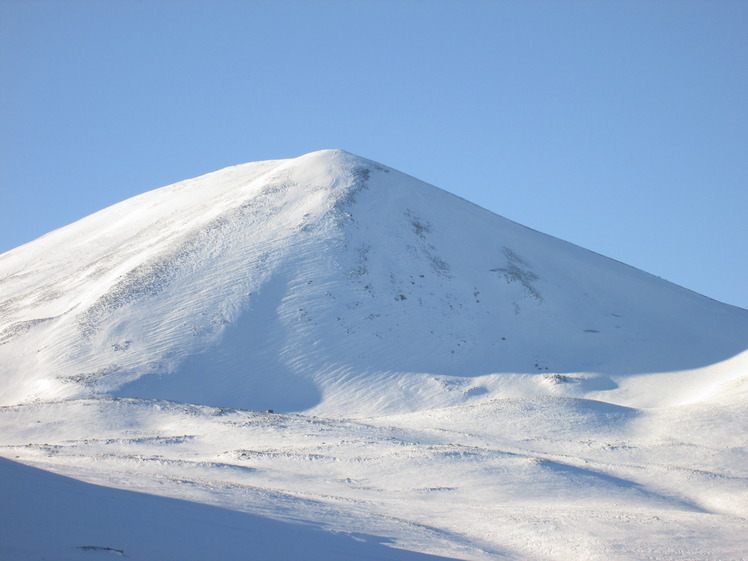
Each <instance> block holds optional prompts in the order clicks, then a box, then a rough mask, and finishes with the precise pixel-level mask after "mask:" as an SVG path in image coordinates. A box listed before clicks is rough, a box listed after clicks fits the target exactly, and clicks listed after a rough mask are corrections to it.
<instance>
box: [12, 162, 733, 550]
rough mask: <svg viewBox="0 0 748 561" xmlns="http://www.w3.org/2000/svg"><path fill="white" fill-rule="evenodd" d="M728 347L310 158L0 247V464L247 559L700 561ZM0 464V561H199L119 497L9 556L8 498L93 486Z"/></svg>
mask: <svg viewBox="0 0 748 561" xmlns="http://www.w3.org/2000/svg"><path fill="white" fill-rule="evenodd" d="M746 349H748V312H747V311H745V310H742V309H738V308H735V307H731V306H728V305H725V304H721V303H719V302H715V301H713V300H710V299H708V298H705V297H703V296H700V295H698V294H695V293H693V292H690V291H688V290H685V289H683V288H680V287H678V286H675V285H673V284H670V283H668V282H666V281H663V280H662V279H658V278H656V277H653V276H651V275H649V274H647V273H644V272H642V271H639V270H636V269H634V268H631V267H629V266H627V265H624V264H622V263H619V262H616V261H613V260H610V259H607V258H605V257H603V256H600V255H598V254H595V253H592V252H589V251H587V250H584V249H582V248H579V247H577V246H574V245H572V244H569V243H566V242H563V241H561V240H558V239H556V238H553V237H550V236H547V235H544V234H542V233H539V232H537V231H534V230H530V229H528V228H525V227H523V226H521V225H518V224H516V223H514V222H511V221H509V220H507V219H505V218H502V217H500V216H497V215H495V214H493V213H491V212H488V211H486V210H484V209H482V208H479V207H477V206H475V205H473V204H471V203H469V202H467V201H464V200H462V199H460V198H458V197H455V196H453V195H451V194H449V193H447V192H444V191H442V190H440V189H438V188H436V187H433V186H430V185H427V184H425V183H423V182H421V181H418V180H417V179H414V178H412V177H409V176H407V175H404V174H402V173H400V172H398V171H396V170H393V169H391V168H387V167H385V166H383V165H380V164H377V163H375V162H372V161H369V160H365V159H363V158H359V157H357V156H353V155H351V154H348V153H346V152H342V151H339V150H325V151H320V152H315V153H312V154H308V155H306V156H302V157H300V158H295V159H291V160H277V161H268V162H257V163H251V164H245V165H240V166H235V167H231V168H227V169H224V170H221V171H218V172H215V173H211V174H208V175H205V176H202V177H199V178H196V179H192V180H188V181H183V182H181V183H177V184H175V185H171V186H168V187H164V188H162V189H157V190H155V191H151V192H148V193H145V194H143V195H140V196H138V197H134V198H132V199H129V200H127V201H124V202H122V203H120V204H117V205H114V206H112V207H110V208H107V209H105V210H102V211H100V212H98V213H96V214H93V215H91V216H89V217H87V218H84V219H83V220H80V221H78V222H76V223H74V224H71V225H69V226H67V227H64V228H61V229H59V230H56V231H54V232H51V233H50V234H48V235H46V236H44V237H42V238H40V239H38V240H35V241H34V242H31V243H29V244H26V245H24V246H21V247H19V248H17V249H15V250H13V251H10V252H8V253H5V254H3V255H1V256H0V384H2V385H1V387H2V390H1V391H0V405H2V406H3V407H0V446H1V447H0V455H4V456H6V457H8V458H12V459H15V458H17V459H19V460H21V461H23V462H24V463H26V464H30V465H35V466H37V467H43V468H45V469H50V470H53V471H57V472H59V473H60V474H63V475H68V476H73V477H75V478H77V479H81V480H83V481H87V482H89V483H98V484H103V485H106V486H110V487H119V488H121V489H126V490H129V491H143V492H147V493H151V494H156V495H163V496H167V497H173V498H178V499H185V500H189V501H192V502H196V503H201V504H204V505H213V506H218V507H220V509H217V510H216V512H218V511H219V510H221V509H227V510H228V512H230V513H234V514H232V515H231V516H233V518H231V521H230V523H229V525H232V526H231V527H234V526H235V527H236V531H235V534H231V532H229V534H231V535H235V536H236V539H237V540H240V537H239V536H241V535H245V534H246V533H247V532H249V533H252V532H253V531H255V532H259V533H260V534H267V536H266V538H265V539H266V541H262V539H263V538H261V537H255V538H253V539H255V542H253V543H254V545H253V547H255V548H259V549H258V551H260V550H261V551H263V552H265V553H264V555H265V557H264V558H270V557H268V555H270V553H269V552H272V551H273V548H272V547H271V545H272V543H274V542H273V540H276V538H277V537H278V536H280V535H286V534H288V535H297V534H298V535H299V536H301V537H299V538H295V539H298V540H302V541H303V540H305V539H306V540H309V541H310V543H316V544H318V546H317V549H315V550H314V552H310V551H307V553H306V557H297V558H307V559H350V558H355V557H356V556H357V555H358V556H360V557H366V556H370V557H371V558H382V559H416V558H419V559H420V558H427V557H428V556H427V555H424V556H423V557H420V556H418V555H417V554H416V552H424V553H430V554H440V555H447V556H450V557H455V558H460V559H489V558H490V559H495V558H502V557H504V558H511V559H572V558H574V559H598V558H609V559H642V558H645V556H649V557H648V558H652V559H676V558H683V555H685V556H686V557H689V556H691V557H699V558H713V559H724V558H729V556H730V555H735V554H736V552H737V551H739V550H740V548H741V538H740V534H741V533H740V528H741V526H744V524H745V517H746V516H747V515H748V504H747V503H748V491H747V490H746V489H747V487H746V483H745V482H746V477H748V473H746V470H745V467H744V466H745V465H748V461H746V460H748V457H747V456H748V454H746V439H745V435H746V430H745V428H746V427H745V424H744V419H745V413H746V406H745V403H746V400H745V398H746V380H747V379H748V377H747V376H746V372H748V353H746V352H745V351H746ZM265 410H274V411H275V412H276V414H271V413H262V412H261V411H265ZM278 413H283V414H278ZM0 469H1V470H2V473H3V474H5V475H3V476H2V477H6V478H9V479H8V481H15V480H17V479H19V478H20V479H22V480H24V481H27V482H29V483H28V485H27V486H23V485H20V486H15V485H14V484H10V485H8V486H6V487H4V488H3V489H4V490H3V493H5V496H6V499H7V500H6V502H5V506H3V507H2V510H0V514H2V515H3V516H4V518H3V520H4V523H5V526H6V527H7V528H11V527H12V528H16V527H19V528H16V529H15V530H13V531H12V532H11V531H10V530H9V531H8V533H7V535H5V536H3V535H2V534H0V557H2V556H3V555H5V558H11V557H13V558H14V559H26V558H28V559H31V558H35V557H34V555H37V556H38V555H41V554H42V553H43V554H44V555H51V556H55V555H56V556H57V558H71V559H79V558H81V559H82V558H86V559H88V558H93V557H92V556H96V555H111V554H118V552H123V554H125V552H127V553H126V554H127V555H129V556H134V557H136V558H143V559H147V558H149V556H150V558H153V555H156V553H155V552H156V551H158V552H159V553H158V554H157V555H158V557H159V558H161V559H165V558H170V557H169V555H167V554H164V553H163V548H164V547H166V548H167V549H168V550H169V551H171V552H172V554H173V558H174V559H177V558H179V559H187V558H194V559H199V558H201V557H200V556H199V555H198V554H197V553H196V552H197V551H198V550H199V551H202V550H200V549H199V548H193V547H190V546H187V545H185V544H187V543H188V542H185V541H184V537H182V538H178V539H177V538H175V541H174V544H172V546H165V545H164V542H163V541H162V542H159V544H158V545H157V544H156V541H153V540H152V541H148V540H149V539H150V538H148V539H146V538H143V539H141V541H137V540H135V541H134V542H133V539H135V538H128V537H127V536H128V535H130V534H132V532H131V530H132V529H133V528H134V527H135V526H133V527H132V528H129V529H128V526H127V523H126V522H123V520H126V519H130V518H131V519H138V520H142V514H141V513H142V512H143V511H144V510H143V509H145V510H148V511H153V509H156V510H158V509H162V510H163V512H164V513H165V514H164V516H169V517H171V516H173V513H174V511H175V509H176V508H177V507H176V506H175V505H176V504H177V503H175V502H168V501H167V499H163V500H162V502H158V501H156V502H153V501H155V499H153V498H147V499H143V501H144V502H142V504H143V505H150V506H142V507H141V506H133V505H134V504H136V503H137V504H141V503H139V502H138V501H140V499H137V500H136V499H133V498H132V497H130V496H128V495H126V494H124V491H123V494H121V495H117V499H116V501H115V504H114V505H113V508H120V507H121V505H122V504H127V505H130V506H128V507H127V508H129V509H130V510H127V509H125V511H124V512H125V513H127V512H130V513H131V516H130V517H129V518H128V516H125V515H120V516H118V517H114V518H113V520H114V522H112V524H113V525H114V526H116V527H117V528H119V530H116V528H115V529H114V530H112V529H103V526H96V525H95V524H94V527H92V532H93V531H95V532H98V533H96V534H95V536H96V539H97V540H99V541H101V542H106V543H99V542H97V543H80V544H78V543H77V541H75V540H78V541H81V540H84V537H78V534H77V533H75V532H73V531H72V530H70V531H67V530H65V531H63V530H60V531H58V532H56V533H54V532H52V533H49V532H47V534H48V535H54V536H57V537H56V538H55V540H57V541H54V540H53V541H52V542H49V543H45V544H42V545H43V547H42V546H38V547H36V549H35V548H34V546H32V545H27V544H26V545H24V543H21V542H20V541H19V540H21V541H23V540H27V541H28V540H30V537H29V536H28V535H27V534H25V533H24V532H25V531H31V530H29V528H30V527H31V526H33V524H34V523H35V522H34V521H35V520H36V518H35V517H37V515H38V513H37V511H35V510H34V509H33V508H32V507H29V506H28V505H29V504H30V502H33V501H31V499H29V496H31V495H33V494H34V493H33V492H31V491H29V489H30V488H31V487H29V486H30V485H33V486H37V485H41V486H42V487H44V486H45V485H46V486H48V487H50V488H51V489H52V491H51V493H52V496H55V497H58V496H59V497H61V498H60V499H59V501H63V503H64V504H67V503H65V501H71V499H70V498H69V497H70V496H72V495H71V493H72V491H67V489H79V490H80V492H81V493H83V494H84V495H85V496H86V497H88V496H91V497H93V498H92V499H91V502H95V501H98V499H97V498H96V497H98V496H99V495H97V493H98V491H96V490H95V489H94V488H90V487H85V488H84V487H76V485H83V484H82V483H76V482H62V479H61V478H54V477H52V476H48V475H44V474H34V473H32V472H30V471H28V469H30V468H23V469H21V468H20V467H18V466H12V465H10V464H8V465H6V464H5V463H0ZM24 470H26V471H24ZM497 477H498V479H497ZM39 482H42V483H41V484H40V483H39ZM24 493H26V494H24ZM66 493H67V494H66ZM66 497H67V498H66ZM551 497H552V498H553V501H552V502H553V504H552V505H549V498H551ZM87 500H88V499H87ZM133 501H134V502H133ZM148 501H151V502H148ZM164 501H167V502H164ZM47 502H49V501H47ZM84 502H85V501H84ZM73 503H74V501H72V502H71V503H70V507H69V508H68V507H65V509H63V510H67V511H69V512H70V511H74V510H75V507H74V506H73ZM40 504H41V503H40ZM45 504H46V503H45ZM81 504H83V503H81ZM11 505H15V506H11ZM447 505H448V508H447ZM189 508H193V507H189ZM194 508H196V507H194ZM206 508H207V507H206ZM39 509H42V510H44V511H45V512H48V511H49V506H48V505H47V506H43V507H41V506H40V507H39ZM81 509H83V507H81ZM139 509H140V510H139ZM84 510H85V509H84ZM19 512H22V513H24V516H26V515H27V516H26V517H25V518H24V516H20V517H19V516H18V513H19ZM212 512H213V511H211V510H210V509H207V510H200V511H199V515H198V514H196V515H195V516H196V517H202V518H200V519H201V520H202V522H201V524H211V523H215V524H217V525H219V526H221V527H225V526H226V523H227V522H226V520H224V518H221V517H220V516H218V515H213V514H211V513H212ZM222 512H223V511H222ZM249 514H251V515H252V516H254V517H261V520H260V519H255V518H252V517H247V516H248V515H249ZM76 516H78V517H79V518H80V520H89V518H90V515H88V514H86V513H85V512H79V513H78V514H76V515H75V516H73V517H72V518H71V519H70V520H76ZM221 516H225V514H221ZM219 518H220V521H218V519H219ZM3 520H0V522H3ZM45 520H48V522H46V523H47V524H48V525H49V524H54V522H50V521H49V517H47V518H45ZM206 520H207V522H206ZM257 520H260V521H259V522H258V521H257ZM289 520H290V521H298V520H304V521H306V523H307V524H312V525H314V526H315V528H316V529H315V531H314V532H312V531H302V530H299V529H298V528H296V527H294V528H293V529H290V530H289V529H288V527H287V526H284V524H286V523H288V521H289ZM654 520H657V522H654ZM24 521H26V522H24ZM211 521H213V522H211ZM621 521H624V522H623V526H621ZM281 522H283V524H281ZM102 524H103V523H102ZM123 524H124V526H123ZM138 524H140V525H141V526H142V524H141V523H138ZM496 525H499V526H500V527H501V528H502V531H501V532H499V531H497V530H496ZM0 527H2V524H0ZM137 527H138V528H140V526H137ZM268 527H272V528H273V530H271V531H268V530H264V529H263V528H268ZM24 528H26V530H24ZM553 528H555V529H556V530H552V529H553ZM253 529H254V530H253ZM318 530H319V532H322V533H315V532H317V531H318ZM118 531H119V533H118ZM200 531H201V530H199V529H196V532H200ZM329 531H333V532H337V534H330V532H329ZM650 531H653V532H655V533H656V535H655V536H651V537H649V532H650ZM76 532H77V531H76ZM341 532H343V533H346V534H347V535H348V536H353V537H354V538H356V537H357V536H358V538H357V539H354V540H353V541H350V540H348V541H346V539H343V540H342V541H341V539H339V538H337V537H331V536H337V535H338V534H339V533H341ZM361 532H364V533H365V534H366V536H367V537H365V538H361V536H363V534H360V533H361ZM135 533H136V534H137V533H139V532H135ZM224 534H225V533H221V534H220V535H221V536H223V537H221V541H220V544H219V543H218V542H217V541H216V543H215V544H214V546H215V547H216V548H217V549H216V551H219V552H222V554H224V555H227V556H233V555H234V552H235V551H236V549H232V548H236V547H237V544H239V543H243V542H241V541H231V538H230V537H228V538H227V537H225V535H224ZM359 534H360V535H359ZM682 534H684V535H685V537H683V536H682ZM181 535H182V534H180V536H181ZM195 535H202V534H199V533H198V534H195ZM60 536H62V537H60ZM72 536H75V537H72ZM107 536H108V537H107ZM320 536H323V537H322V538H320ZM359 538H360V539H359ZM676 538H677V540H676ZM91 539H94V538H93V537H91ZM65 540H67V541H70V540H73V541H70V544H67V542H66V541H65ZM107 540H108V541H107ZM118 540H119V541H118ZM128 540H130V541H128ZM226 540H228V541H226ZM257 540H259V541H257ZM267 540H270V541H267ZM637 540H638V541H637ZM674 540H675V541H674ZM683 540H685V542H684V541H683ZM3 541H5V542H6V543H8V544H11V545H8V546H7V548H6V549H5V550H3V545H2V542H3ZM84 541H85V540H84ZM110 542H112V543H110ZM114 542H117V543H114ZM124 542H127V544H128V545H127V547H125V546H124V545H122V543H124ZM177 542H179V543H177ZM676 542H677V543H678V544H680V545H677V546H676V545H675V544H676ZM201 543H202V542H201ZM357 543H358V544H359V545H356V544H357ZM382 543H392V544H394V545H395V546H396V547H400V548H402V549H404V550H408V551H410V552H411V553H412V555H413V556H408V555H410V553H409V554H407V555H406V553H405V552H402V551H400V552H399V553H396V551H398V550H394V549H391V548H389V547H386V546H385V545H381V544H382ZM684 543H685V545H683V544H684ZM63 544H67V545H64V546H63ZM76 544H77V545H76ZM117 544H120V545H117ZM221 544H222V545H221ZM351 544H353V545H351ZM361 544H363V545H361ZM637 544H638V545H637ZM169 547H171V548H172V549H169ZM65 548H67V549H65ZM159 548H160V549H159ZM221 548H223V549H221ZM351 548H352V549H351ZM357 548H358V549H357ZM63 549H64V552H65V553H64V554H63V553H61V551H63ZM282 551H285V550H276V552H280V553H278V558H279V559H288V558H289V556H294V555H298V554H292V553H289V552H288V551H286V553H282ZM134 552H138V553H137V555H136V554H135V553H134ZM190 552H191V553H190ZM684 552H685V553H684ZM140 555H142V557H139V556H140ZM190 555H192V557H190ZM397 555H400V556H397ZM735 558H737V557H735Z"/></svg>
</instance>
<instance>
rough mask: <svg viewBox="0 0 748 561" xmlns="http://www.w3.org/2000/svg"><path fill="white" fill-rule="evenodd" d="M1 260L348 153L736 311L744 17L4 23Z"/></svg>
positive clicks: (186, 12)
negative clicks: (77, 227) (176, 192)
mask: <svg viewBox="0 0 748 561" xmlns="http://www.w3.org/2000/svg"><path fill="white" fill-rule="evenodd" d="M0 83H1V85H0V252H4V251H7V250H9V249H11V248H13V247H16V246H18V245H21V244H23V243H26V242H28V241H30V240H32V239H34V238H36V237H38V236H40V235H42V234H44V233H46V232H48V231H50V230H52V229H55V228H58V227H61V226H64V225H66V224H68V223H70V222H72V221H74V220H77V219H79V218H81V217H83V216H86V215H88V214H90V213H92V212H94V211H96V210H99V209H101V208H104V207H106V206H109V205H111V204H114V203H116V202H119V201H121V200H123V199H125V198H128V197H130V196H133V195H136V194H138V193H142V192H144V191H148V190H150V189H154V188H157V187H161V186H163V185H167V184H169V183H173V182H175V181H179V180H182V179H187V178H189V177H194V176H196V175H200V174H203V173H207V172H210V171H214V170H217V169H219V168H222V167H225V166H228V165H233V164H238V163H243V162H248V161H255V160H264V159H275V158H287V157H294V156H298V155H301V154H304V153H307V152H310V151H313V150H317V149H321V148H342V149H344V150H347V151H349V152H353V153H355V154H358V155H360V156H364V157H367V158H371V159H374V160H377V161H379V162H382V163H384V164H387V165H389V166H392V167H395V168H397V169H400V170H401V171H404V172H406V173H409V174H411V175H414V176H416V177H418V178H420V179H423V180H425V181H427V182H429V183H432V184H434V185H437V186H439V187H442V188H444V189H446V190H448V191H451V192H453V193H455V194H457V195H460V196H461V197H463V198H465V199H468V200H470V201H473V202H475V203H477V204H480V205H481V206H484V207H486V208H488V209H490V210H492V211H494V212H496V213H498V214H501V215H502V216H506V217H507V218H510V219H512V220H515V221H517V222H520V223H522V224H525V225H526V226H530V227H532V228H535V229H537V230H540V231H543V232H546V233H548V234H552V235H554V236H557V237H560V238H562V239H565V240H568V241H571V242H573V243H576V244H578V245H581V246H583V247H586V248H588V249H592V250H594V251H596V252H598V253H602V254H604V255H607V256H608V257H612V258H614V259H618V260H619V261H623V262H625V263H628V264H631V265H634V266H636V267H638V268H641V269H644V270H646V271H648V272H650V273H652V274H655V275H657V276H661V277H663V278H665V279H667V280H670V281H672V282H675V283H677V284H680V285H682V286H685V287H687V288H690V289H692V290H695V291H697V292H701V293H702V294H705V295H707V296H710V297H712V298H715V299H717V300H720V301H723V302H727V303H730V304H735V305H739V306H742V307H744V308H748V2H745V1H720V0H710V1H706V0H699V1H688V0H677V1H676V0H662V1H656V0H644V1H636V0H626V1H624V0H620V1H613V0H599V1H584V2H583V1H571V0H569V1H562V0H548V1H534V0H522V1H520V0H514V1H508V0H507V1H500V0H497V1H490V2H489V1H477V0H473V1H471V0H454V1H442V0H422V1H415V0H412V1H408V0H399V1H388V0H378V1H368V0H358V1H357V0H347V1H342V0H341V1H323V0H303V1H296V2H294V1H283V0H275V1H270V0H268V1H261V2H252V1H244V2H240V1H228V0H223V1H221V0H212V1H208V0H205V1H199V0H182V1H177V0H174V1H163V0H162V1H159V0H122V1H115V0H110V1H93V0H90V1H83V0H66V1H60V0H57V1H44V0H0Z"/></svg>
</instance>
